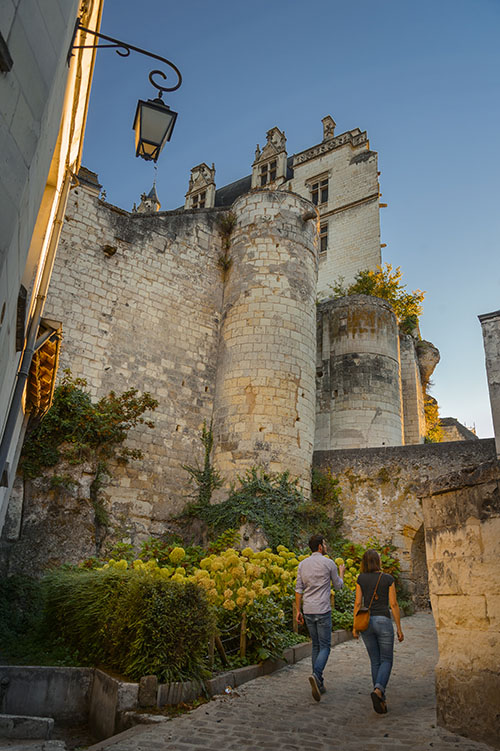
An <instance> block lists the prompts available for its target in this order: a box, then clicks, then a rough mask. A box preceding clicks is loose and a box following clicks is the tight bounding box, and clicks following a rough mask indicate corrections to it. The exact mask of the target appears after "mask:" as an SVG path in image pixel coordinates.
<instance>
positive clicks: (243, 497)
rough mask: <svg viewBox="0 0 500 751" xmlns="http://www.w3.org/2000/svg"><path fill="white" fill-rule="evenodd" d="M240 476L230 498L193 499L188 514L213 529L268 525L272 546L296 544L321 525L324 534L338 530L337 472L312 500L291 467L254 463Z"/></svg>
mask: <svg viewBox="0 0 500 751" xmlns="http://www.w3.org/2000/svg"><path fill="white" fill-rule="evenodd" d="M238 481H239V487H237V488H233V489H232V490H231V492H230V493H229V496H228V498H227V499H226V500H225V501H222V502H221V503H216V504H213V505H211V504H210V503H208V502H207V501H203V502H198V503H192V504H189V505H188V506H187V508H186V509H185V511H184V516H185V517H196V518H198V519H201V520H203V521H204V522H205V524H206V525H207V528H208V531H209V533H210V534H212V535H221V534H223V533H224V532H229V531H230V530H231V531H232V530H237V529H239V527H240V526H241V525H242V524H244V523H245V522H250V523H253V524H255V525H256V526H258V527H260V528H261V529H262V530H263V532H264V534H265V536H266V538H267V540H268V542H269V545H270V546H271V547H273V548H276V547H277V546H278V545H280V544H281V545H285V546H286V547H288V548H291V549H292V548H296V547H297V546H300V543H301V542H304V541H306V540H307V539H308V538H309V536H310V535H311V534H313V533H316V532H318V530H320V533H323V534H324V535H325V537H334V536H336V535H337V530H338V527H339V526H340V524H341V523H342V509H341V507H340V504H339V503H338V493H339V490H338V488H337V487H336V485H337V481H336V480H335V478H332V477H330V478H325V483H326V485H325V488H323V489H322V492H321V493H319V492H318V495H317V497H316V499H313V501H312V502H311V501H307V500H306V499H305V498H304V496H303V495H302V493H301V492H300V490H299V488H298V481H297V480H294V479H291V477H290V474H289V472H282V473H281V474H272V473H270V472H266V471H265V470H264V469H262V468H261V467H252V468H251V469H249V470H248V471H247V472H246V474H245V475H243V476H242V477H239V478H238ZM332 509H333V519H332V517H331V514H332Z"/></svg>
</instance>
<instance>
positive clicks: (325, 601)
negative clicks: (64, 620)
mask: <svg viewBox="0 0 500 751" xmlns="http://www.w3.org/2000/svg"><path fill="white" fill-rule="evenodd" d="M309 547H310V548H311V555H310V556H309V558H304V560H303V561H301V562H300V563H299V568H298V571H297V583H296V585H295V605H296V609H297V623H304V619H305V622H306V625H307V628H308V631H309V635H310V637H311V641H312V669H313V671H312V675H311V677H310V678H309V683H310V684H311V690H312V695H313V698H314V699H316V701H320V699H321V694H324V693H325V691H326V689H325V686H324V682H323V670H324V669H325V665H326V663H327V661H328V656H329V654H330V647H331V643H332V606H331V601H330V583H332V584H333V586H334V588H335V589H342V587H343V586H344V582H343V577H344V571H345V566H339V569H338V571H337V566H336V565H335V563H334V562H333V561H332V560H331V559H330V558H325V557H324V556H325V554H326V542H325V540H324V539H323V536H322V535H313V536H312V537H311V539H310V540H309ZM301 604H302V606H303V611H304V615H302V612H301Z"/></svg>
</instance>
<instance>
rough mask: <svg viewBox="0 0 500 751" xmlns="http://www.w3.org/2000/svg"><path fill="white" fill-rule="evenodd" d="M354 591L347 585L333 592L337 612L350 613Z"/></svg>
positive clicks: (352, 606) (354, 595)
mask: <svg viewBox="0 0 500 751" xmlns="http://www.w3.org/2000/svg"><path fill="white" fill-rule="evenodd" d="M355 597H356V592H355V591H354V590H352V589H348V588H347V587H343V588H342V589H339V590H338V591H337V592H335V610H336V611H337V612H338V613H351V614H352V611H353V608H354V599H355Z"/></svg>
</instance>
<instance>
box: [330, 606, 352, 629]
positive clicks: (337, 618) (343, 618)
mask: <svg viewBox="0 0 500 751" xmlns="http://www.w3.org/2000/svg"><path fill="white" fill-rule="evenodd" d="M332 616H333V618H332V620H333V630H334V631H340V630H341V629H344V630H346V631H351V630H352V624H353V614H352V610H351V612H350V613H347V612H346V613H339V611H338V610H334V611H333V613H332Z"/></svg>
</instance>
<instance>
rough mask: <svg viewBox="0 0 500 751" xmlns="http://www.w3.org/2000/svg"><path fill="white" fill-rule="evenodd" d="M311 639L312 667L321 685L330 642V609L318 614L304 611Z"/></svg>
mask: <svg viewBox="0 0 500 751" xmlns="http://www.w3.org/2000/svg"><path fill="white" fill-rule="evenodd" d="M304 620H305V622H306V625H307V628H308V631H309V636H310V637H311V641H312V669H313V674H314V675H315V676H316V680H317V682H318V685H319V686H322V685H323V670H324V669H325V665H326V663H327V661H328V656H329V654H330V647H331V644H332V611H331V610H329V611H328V613H320V614H319V615H316V614H311V613H304Z"/></svg>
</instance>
